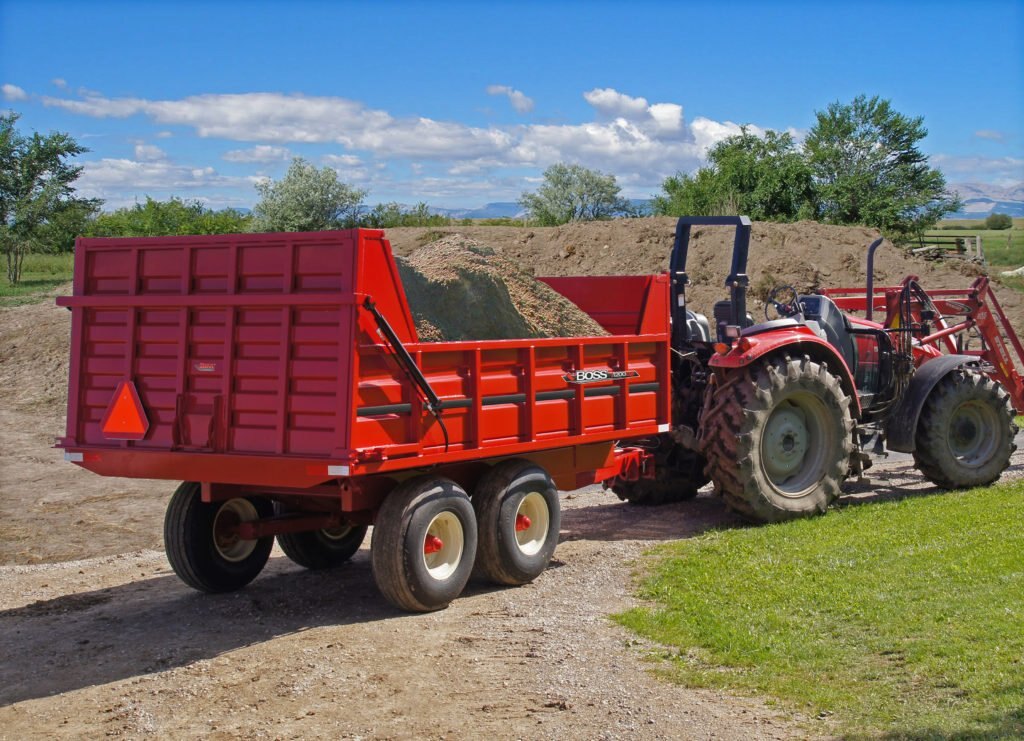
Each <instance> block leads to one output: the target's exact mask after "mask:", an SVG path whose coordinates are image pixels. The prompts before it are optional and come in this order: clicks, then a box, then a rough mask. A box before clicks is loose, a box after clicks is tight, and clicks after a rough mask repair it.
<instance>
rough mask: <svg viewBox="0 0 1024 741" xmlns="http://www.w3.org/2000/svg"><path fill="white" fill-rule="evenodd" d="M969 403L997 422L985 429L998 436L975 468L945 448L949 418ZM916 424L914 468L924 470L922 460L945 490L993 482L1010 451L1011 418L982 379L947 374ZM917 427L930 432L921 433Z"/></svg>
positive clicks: (991, 385)
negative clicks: (981, 407) (979, 406)
mask: <svg viewBox="0 0 1024 741" xmlns="http://www.w3.org/2000/svg"><path fill="white" fill-rule="evenodd" d="M971 402H978V403H980V404H983V405H985V406H988V407H990V408H991V410H992V411H993V412H994V413H995V416H996V417H997V418H998V420H999V421H998V424H997V425H996V426H995V429H989V428H986V431H987V432H988V433H990V434H993V435H998V439H997V440H996V442H995V444H994V445H993V446H992V451H991V455H990V456H989V457H988V459H987V460H985V461H984V462H983V463H981V464H978V465H967V464H965V463H963V462H962V461H960V459H958V458H957V457H956V456H955V455H954V453H953V450H952V449H951V448H950V447H949V436H950V434H951V432H952V422H953V417H954V415H955V414H956V413H957V411H958V410H960V409H961V408H962V407H963V406H964V405H965V404H968V403H971ZM918 424H919V431H918V434H917V438H916V445H915V448H916V450H915V459H916V461H917V463H918V467H919V468H925V466H922V465H921V457H922V456H923V457H925V458H926V459H927V460H928V461H929V463H930V465H931V466H934V467H937V468H938V471H939V472H940V474H941V475H940V476H939V477H938V478H939V479H940V481H938V482H937V483H940V485H942V486H945V487H947V488H969V487H972V486H985V485H988V484H990V483H992V482H993V481H996V480H997V479H998V478H999V477H1000V475H1001V474H1002V472H1003V470H1004V469H1005V468H1006V465H1007V464H1008V462H1009V459H1010V455H1011V454H1012V452H1013V450H1014V445H1013V435H1014V433H1013V430H1014V427H1013V415H1012V412H1011V411H1010V410H1009V409H1008V406H1007V402H1006V400H1005V399H1003V398H1002V397H1001V396H1000V389H999V387H998V386H997V385H996V384H995V383H994V382H991V381H990V380H989V379H987V378H985V377H977V376H974V375H973V374H969V373H967V372H965V371H959V372H954V373H951V374H950V375H948V376H946V377H945V378H943V379H942V381H940V383H939V385H937V386H936V387H935V389H934V390H933V391H932V396H930V397H929V398H928V400H927V401H926V402H925V410H924V411H923V413H922V415H921V418H920V421H919V423H918ZM921 426H927V427H928V428H930V429H922V428H921ZM929 441H931V442H930V444H929ZM933 480H934V479H933Z"/></svg>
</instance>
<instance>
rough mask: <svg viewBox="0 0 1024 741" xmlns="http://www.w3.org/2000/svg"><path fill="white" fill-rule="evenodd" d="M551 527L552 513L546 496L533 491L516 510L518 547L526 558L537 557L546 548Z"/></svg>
mask: <svg viewBox="0 0 1024 741" xmlns="http://www.w3.org/2000/svg"><path fill="white" fill-rule="evenodd" d="M550 527H551V512H550V511H549V510H548V502H547V500H546V499H545V498H544V495H543V494H541V493H540V492H537V491H531V492H530V493H529V494H527V495H526V496H525V497H523V499H522V501H520V502H519V508H518V509H517V510H516V519H515V528H516V545H517V546H518V547H519V550H520V551H521V552H522V553H523V554H524V555H526V556H535V555H536V554H537V553H539V552H540V549H541V548H543V547H544V542H545V541H546V540H547V539H548V529H549V528H550Z"/></svg>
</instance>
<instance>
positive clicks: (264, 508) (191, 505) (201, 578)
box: [164, 481, 274, 593]
mask: <svg viewBox="0 0 1024 741" xmlns="http://www.w3.org/2000/svg"><path fill="white" fill-rule="evenodd" d="M273 514H274V506H273V504H272V503H271V502H270V500H268V499H264V498H263V497H235V498H233V499H228V500H225V501H220V502H204V501H203V500H202V497H201V487H200V486H199V484H198V483H196V482H194V481H186V482H184V483H183V484H181V485H180V486H179V487H178V488H177V489H176V490H175V492H174V494H173V495H171V501H170V503H169V504H168V506H167V514H166V515H165V517H164V549H165V551H166V553H167V560H168V562H169V563H170V564H171V568H172V569H174V573H176V574H177V575H178V577H179V578H180V579H181V580H182V581H183V582H185V583H186V584H187V585H188V586H190V587H192V588H193V589H198V590H199V591H201V592H212V593H216V592H232V591H234V590H236V589H241V588H242V587H244V586H245V585H246V584H248V583H249V582H251V581H252V580H253V579H255V578H256V577H257V576H258V575H259V573H260V572H261V571H262V570H263V567H264V566H266V565H267V559H268V558H269V557H270V550H271V549H272V548H273V547H274V538H273V537H266V538H259V539H257V540H241V539H239V538H238V537H237V535H232V533H231V528H232V525H236V524H237V523H238V522H248V521H251V520H256V519H262V518H264V517H270V516H272V515H273Z"/></svg>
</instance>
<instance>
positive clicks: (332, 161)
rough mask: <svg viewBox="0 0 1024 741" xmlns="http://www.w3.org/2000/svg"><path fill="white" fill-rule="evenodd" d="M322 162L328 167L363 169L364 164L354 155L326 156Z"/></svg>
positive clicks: (322, 158)
mask: <svg viewBox="0 0 1024 741" xmlns="http://www.w3.org/2000/svg"><path fill="white" fill-rule="evenodd" d="M320 160H321V161H322V162H323V163H324V164H325V165H327V166H328V167H361V166H362V164H363V160H362V159H360V158H359V157H357V156H356V155H354V154H325V155H324V156H323V157H321V158H320Z"/></svg>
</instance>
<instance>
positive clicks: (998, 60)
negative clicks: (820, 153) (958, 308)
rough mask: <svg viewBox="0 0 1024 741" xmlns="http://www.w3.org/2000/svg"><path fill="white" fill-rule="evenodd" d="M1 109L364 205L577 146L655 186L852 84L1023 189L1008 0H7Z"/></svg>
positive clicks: (202, 181) (467, 186) (36, 122)
mask: <svg viewBox="0 0 1024 741" xmlns="http://www.w3.org/2000/svg"><path fill="white" fill-rule="evenodd" d="M0 85H2V88H0V92H2V96H3V100H0V107H7V108H9V109H13V110H16V111H18V112H19V113H21V114H22V119H21V126H22V128H24V129H35V130H40V131H49V130H60V131H67V132H69V133H71V134H72V135H73V136H75V137H76V138H78V139H79V140H80V141H81V142H82V143H83V144H85V145H86V146H88V147H90V149H91V150H92V151H91V152H90V153H89V154H87V155H85V156H84V157H83V158H82V159H83V161H84V163H85V165H86V169H85V172H84V174H83V176H82V179H81V190H82V191H83V192H84V193H86V194H88V195H92V196H98V197H102V198H104V199H106V201H107V204H108V207H114V206H120V205H125V204H130V203H132V202H134V201H135V200H136V199H143V198H144V197H145V196H146V195H150V196H152V197H154V198H158V199H164V198H167V197H169V196H171V195H176V196H180V197H183V198H199V199H202V200H204V201H206V202H207V203H208V204H209V205H211V206H214V207H221V206H229V205H230V206H251V205H252V204H253V202H254V201H255V197H256V193H255V190H254V183H255V182H256V181H257V180H258V179H259V178H261V177H273V178H277V177H280V176H281V175H282V174H283V173H284V172H285V170H286V169H287V166H288V162H289V160H290V158H291V157H293V156H302V157H305V158H306V159H308V160H310V161H311V162H313V163H315V164H317V165H318V166H328V167H334V168H336V169H337V170H338V171H339V173H340V175H341V177H342V179H344V180H346V181H348V182H351V183H354V184H356V185H358V186H359V187H363V188H366V189H368V190H369V191H370V193H369V196H368V198H367V200H368V202H369V203H376V202H379V201H390V200H397V201H399V202H403V203H409V204H411V203H416V202H418V201H426V202H428V203H429V204H431V205H435V206H447V207H456V206H462V207H474V206H479V205H482V204H484V203H487V202H492V201H510V200H515V199H516V198H517V197H518V195H519V194H520V193H522V192H523V191H524V190H532V189H533V188H534V187H536V184H537V182H538V180H539V177H540V174H541V173H542V172H543V169H544V168H545V167H546V166H548V165H550V164H552V163H554V162H559V161H567V162H579V163H581V164H583V165H586V166H588V167H594V168H597V169H600V170H602V171H605V172H610V173H613V174H615V175H616V177H617V179H618V182H619V184H620V185H622V186H623V192H624V194H626V195H629V196H633V197H647V196H649V195H651V194H652V193H654V192H656V191H657V190H658V187H659V184H660V183H661V181H662V179H663V178H664V177H665V176H666V175H669V174H672V173H674V172H676V171H683V172H690V171H692V170H694V169H695V168H696V167H698V166H699V165H700V164H701V163H702V161H703V157H704V154H705V153H706V151H707V148H708V147H709V146H712V145H713V144H714V143H715V142H717V141H720V140H721V139H722V138H723V137H725V136H728V135H730V134H731V133H735V131H736V130H737V127H738V125H740V124H748V125H750V126H752V127H753V128H754V130H755V131H758V130H762V129H765V128H773V129H780V130H791V131H792V132H793V133H794V135H796V136H797V137H799V136H801V135H802V133H803V132H805V131H806V130H807V129H808V128H809V127H810V126H811V125H812V124H813V122H814V111H815V110H820V109H823V108H824V107H825V106H827V104H828V103H829V102H831V101H835V100H840V101H844V102H845V101H849V100H850V99H852V98H853V97H854V96H856V95H857V94H860V93H866V94H869V95H880V96H882V97H884V98H889V99H891V100H892V102H893V104H894V106H895V108H896V109H897V110H898V111H900V112H902V113H906V114H909V115H921V116H924V118H925V125H926V126H927V128H928V129H929V132H930V133H929V136H928V137H927V139H925V140H924V143H923V148H924V149H925V151H926V152H927V153H928V154H929V155H931V156H932V162H933V164H935V165H936V166H938V167H940V168H941V169H942V170H943V171H944V172H945V173H946V176H947V179H948V180H949V181H950V182H954V183H957V182H980V183H993V184H996V185H999V186H1010V185H1013V184H1016V183H1019V182H1021V181H1024V0H1018V1H1017V2H986V1H985V0H979V1H975V2H970V3H968V2H904V3H896V2H890V3H870V2H827V1H819V2H785V1H784V0H780V1H776V2H770V3H753V2H724V1H723V2H718V3H669V2H636V1H634V2H628V3H625V2H624V3H603V2H589V3H585V2H557V1H555V0H549V2H546V3H542V2H519V3H502V2H486V3H484V2H480V3H469V2H465V3H458V2H443V1H442V0H436V1H435V2H418V3H412V2H406V3H398V2H377V3H371V2H360V3H354V2H311V1H309V0H305V1H304V0H296V1H294V2H290V3H285V2H259V0H247V1H246V2H241V1H239V2H226V1H223V0H221V1H219V2H218V1H217V0H211V1H210V2H188V1H179V2H174V3H157V2H143V1H141V0H135V1H134V2H129V3H119V2H86V1H82V0H79V2H48V1H47V0H34V1H32V2H29V1H23V0H0Z"/></svg>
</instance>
